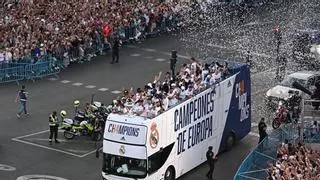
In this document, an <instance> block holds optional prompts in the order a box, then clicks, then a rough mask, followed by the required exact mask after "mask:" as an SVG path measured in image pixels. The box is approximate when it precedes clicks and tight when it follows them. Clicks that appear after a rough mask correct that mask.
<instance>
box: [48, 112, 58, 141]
mask: <svg viewBox="0 0 320 180" xmlns="http://www.w3.org/2000/svg"><path fill="white" fill-rule="evenodd" d="M49 127H50V135H49V143H50V144H51V143H52V138H53V136H54V141H55V143H59V141H58V127H59V121H58V117H57V111H53V112H52V114H50V116H49Z"/></svg>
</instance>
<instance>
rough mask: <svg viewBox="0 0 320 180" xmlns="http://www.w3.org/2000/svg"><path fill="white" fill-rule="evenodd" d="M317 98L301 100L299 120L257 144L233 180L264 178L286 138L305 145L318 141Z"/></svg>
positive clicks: (318, 117) (274, 131)
mask: <svg viewBox="0 0 320 180" xmlns="http://www.w3.org/2000/svg"><path fill="white" fill-rule="evenodd" d="M317 103H319V104H320V101H319V100H303V103H302V104H303V106H302V107H303V108H302V113H301V121H300V122H299V123H298V124H283V125H281V126H280V128H279V129H276V130H273V131H272V132H271V133H270V135H269V136H268V137H267V138H265V139H264V140H263V141H262V142H261V143H260V144H258V145H257V146H256V147H255V148H254V149H253V150H252V151H251V152H250V153H249V155H248V156H247V157H246V159H245V160H244V161H243V162H242V164H241V165H240V167H239V169H238V171H237V173H236V175H235V176H234V180H249V179H250V180H260V179H266V178H267V176H268V174H267V167H268V164H269V163H275V161H276V155H277V149H278V146H279V145H280V144H281V143H282V142H284V140H285V139H287V140H288V141H289V142H291V143H292V144H293V145H295V144H296V142H298V141H301V142H303V143H304V144H306V145H307V146H309V145H310V146H312V144H314V143H316V144H319V143H320V110H315V109H314V107H315V106H317V105H319V104H317Z"/></svg>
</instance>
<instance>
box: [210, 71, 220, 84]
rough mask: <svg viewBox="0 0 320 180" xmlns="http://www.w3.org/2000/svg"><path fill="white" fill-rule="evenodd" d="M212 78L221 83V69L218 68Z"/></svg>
mask: <svg viewBox="0 0 320 180" xmlns="http://www.w3.org/2000/svg"><path fill="white" fill-rule="evenodd" d="M212 77H213V78H214V79H215V80H216V82H220V81H221V69H220V68H218V69H217V70H216V71H214V73H213V74H212Z"/></svg>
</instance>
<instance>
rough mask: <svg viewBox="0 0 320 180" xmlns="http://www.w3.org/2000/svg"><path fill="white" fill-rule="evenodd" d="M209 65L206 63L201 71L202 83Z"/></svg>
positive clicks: (207, 72)
mask: <svg viewBox="0 0 320 180" xmlns="http://www.w3.org/2000/svg"><path fill="white" fill-rule="evenodd" d="M209 72H210V71H209V65H208V64H207V63H206V64H205V65H204V67H203V69H202V72H201V79H202V81H204V80H205V77H206V76H207V75H208V74H209Z"/></svg>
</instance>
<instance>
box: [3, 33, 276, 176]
mask: <svg viewBox="0 0 320 180" xmlns="http://www.w3.org/2000/svg"><path fill="white" fill-rule="evenodd" d="M175 39H176V37H175V36H163V37H161V38H156V39H151V40H148V41H147V42H145V43H143V44H135V45H131V46H129V47H126V48H124V49H122V50H121V53H120V63H119V64H113V65H112V64H110V63H109V62H110V55H109V54H107V55H106V56H101V57H97V58H96V59H95V60H93V61H91V62H90V63H87V64H76V65H72V67H70V68H69V69H68V70H67V71H65V72H62V73H61V74H59V78H48V79H43V80H39V81H37V82H35V83H33V82H26V86H27V89H28V91H29V93H30V102H29V104H28V109H29V110H30V116H29V117H23V118H21V119H18V118H17V117H16V112H17V106H18V105H17V104H16V103H14V98H15V95H16V91H17V90H18V88H19V87H18V86H17V85H15V84H6V85H2V86H1V89H0V94H1V96H0V102H1V111H0V117H1V126H0V154H1V156H0V164H6V165H10V166H13V167H15V168H16V170H15V171H1V170H0V177H1V178H0V179H6V180H11V179H12V180H15V179H17V177H19V176H22V175H29V174H45V175H51V176H57V177H63V178H66V179H71V180H87V179H88V180H89V179H90V180H91V179H92V180H95V179H99V178H100V170H101V160H99V159H96V158H95V155H94V153H93V152H94V150H95V149H94V143H93V142H92V141H91V140H90V139H88V138H78V139H76V140H74V141H66V140H64V139H63V136H62V134H61V133H60V134H59V139H61V140H60V141H61V143H60V144H53V145H49V144H48V142H47V138H48V130H47V129H48V120H47V119H48V114H49V113H50V112H51V111H52V110H58V111H59V110H61V109H65V110H67V111H68V112H69V114H72V112H73V109H72V103H73V101H74V100H76V99H78V100H80V101H81V102H82V104H84V103H85V102H88V101H90V98H91V95H92V94H95V99H96V100H99V101H103V102H110V101H111V100H112V98H115V97H116V96H117V93H119V91H121V89H122V88H123V87H133V88H137V87H141V86H142V85H144V84H145V83H147V82H149V81H151V80H152V78H153V77H154V75H155V74H157V73H158V72H159V71H163V72H165V71H167V70H168V67H169V63H168V59H169V57H170V56H169V54H170V51H171V50H172V49H177V50H178V52H181V51H182V50H181V49H182V47H181V46H180V45H179V42H178V41H176V40H175ZM187 61H188V60H187V59H186V58H185V57H184V54H182V57H180V58H179V64H181V63H183V62H187ZM270 73H272V72H269V71H266V72H259V73H258V74H255V75H253V76H252V83H253V102H254V104H253V109H255V107H259V106H261V105H255V102H256V101H259V102H260V103H261V101H262V98H263V96H261V94H263V90H264V89H266V88H267V84H268V82H266V81H265V79H266V77H268V76H270ZM260 103H259V104H260ZM258 117H259V115H257V114H256V113H254V118H253V121H254V122H257V119H258ZM253 125H254V126H255V125H256V124H255V123H253ZM256 143H257V137H256V128H255V127H253V132H252V133H251V135H248V136H247V137H246V138H245V139H243V140H242V141H240V142H238V143H237V144H236V146H235V148H234V150H232V151H230V152H227V153H224V154H221V156H220V160H219V162H218V163H217V168H216V172H215V177H216V178H217V179H221V180H224V179H232V177H233V175H234V173H235V172H236V170H237V168H238V166H239V165H240V164H241V161H242V160H243V159H244V158H245V157H246V155H247V154H248V153H249V152H250V150H251V149H252V148H253V147H254V146H255V145H256ZM206 170H207V167H206V166H205V165H203V166H200V167H199V168H197V169H195V170H194V171H192V172H190V173H188V174H187V175H185V176H184V177H182V178H181V179H184V180H189V179H190V180H191V179H195V178H199V179H205V178H204V177H205V176H204V174H205V171H206Z"/></svg>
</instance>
